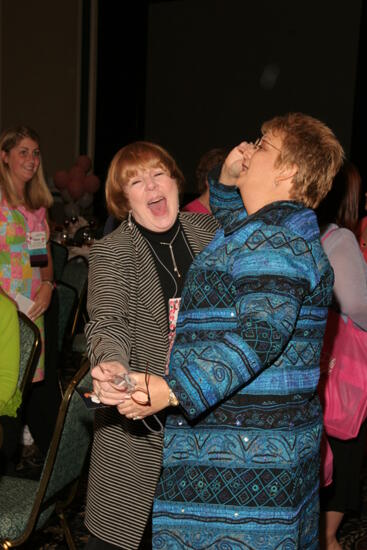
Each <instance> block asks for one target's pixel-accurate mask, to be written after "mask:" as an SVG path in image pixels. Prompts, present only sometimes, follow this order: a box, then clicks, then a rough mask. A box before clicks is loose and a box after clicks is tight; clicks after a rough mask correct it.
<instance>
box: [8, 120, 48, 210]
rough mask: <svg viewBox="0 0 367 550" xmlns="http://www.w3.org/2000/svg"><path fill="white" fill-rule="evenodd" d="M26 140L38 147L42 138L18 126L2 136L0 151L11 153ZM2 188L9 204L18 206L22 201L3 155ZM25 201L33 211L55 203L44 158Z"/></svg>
mask: <svg viewBox="0 0 367 550" xmlns="http://www.w3.org/2000/svg"><path fill="white" fill-rule="evenodd" d="M25 138H29V139H32V140H33V141H35V142H36V143H37V144H38V146H39V145H40V138H39V136H38V134H37V133H36V132H35V131H34V130H33V129H32V128H30V127H29V126H16V127H14V128H8V129H7V130H4V131H3V132H2V134H1V135H0V151H4V152H5V153H10V151H11V150H12V149H13V148H14V147H16V146H17V145H18V143H20V142H21V141H22V139H25ZM0 187H1V190H2V192H3V193H4V195H5V198H6V200H7V202H8V204H9V205H10V206H13V207H15V206H18V204H19V203H20V199H19V197H18V195H17V193H16V191H15V187H14V183H13V181H12V179H11V175H10V172H9V168H8V166H7V164H6V163H5V162H4V161H3V159H2V157H1V155H0ZM24 200H25V203H26V205H27V206H28V207H29V208H30V209H32V210H37V208H40V207H41V206H44V207H45V208H49V207H50V206H51V205H52V203H53V199H52V195H51V193H50V190H49V188H48V187H47V183H46V180H45V176H44V174H43V167H42V158H40V165H39V167H38V170H37V172H36V173H35V174H34V176H33V177H32V179H31V180H30V181H29V182H28V183H27V185H26V187H25V196H24Z"/></svg>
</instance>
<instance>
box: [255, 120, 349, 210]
mask: <svg viewBox="0 0 367 550" xmlns="http://www.w3.org/2000/svg"><path fill="white" fill-rule="evenodd" d="M261 131H262V133H263V134H265V133H266V132H271V133H273V134H274V135H279V136H280V137H281V139H282V149H281V152H280V153H279V156H278V158H277V161H276V166H282V165H286V166H287V165H288V166H292V165H296V166H297V168H298V170H297V173H296V174H295V176H294V177H293V187H292V191H291V198H292V199H294V200H297V201H300V202H302V203H303V204H304V205H305V206H308V207H310V208H316V207H317V206H318V204H319V203H320V202H321V200H322V199H323V198H324V197H325V196H326V194H327V193H328V192H329V190H330V188H331V185H332V183H333V179H334V177H335V175H336V173H337V172H338V170H339V168H340V167H341V165H342V162H343V159H344V151H343V148H342V146H341V145H340V143H339V141H338V140H337V138H336V137H335V135H334V133H333V132H332V131H331V130H330V128H329V127H328V126H326V124H324V123H323V122H321V121H320V120H317V119H316V118H313V117H311V116H309V115H304V114H302V113H288V114H286V115H283V116H277V117H274V118H273V119H271V120H268V121H267V122H265V123H264V124H263V125H262V127H261Z"/></svg>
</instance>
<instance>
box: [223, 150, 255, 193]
mask: <svg viewBox="0 0 367 550" xmlns="http://www.w3.org/2000/svg"><path fill="white" fill-rule="evenodd" d="M254 151H255V147H254V145H253V144H252V143H248V142H247V141H243V142H242V143H240V144H239V145H237V146H236V147H235V148H234V149H232V151H231V152H230V153H229V155H228V156H227V158H226V160H225V161H224V164H223V166H222V170H221V173H220V178H219V181H220V183H223V184H224V185H236V183H237V180H238V178H239V175H240V174H241V172H243V171H244V170H247V167H248V162H249V160H250V159H251V157H252V154H253V152H254Z"/></svg>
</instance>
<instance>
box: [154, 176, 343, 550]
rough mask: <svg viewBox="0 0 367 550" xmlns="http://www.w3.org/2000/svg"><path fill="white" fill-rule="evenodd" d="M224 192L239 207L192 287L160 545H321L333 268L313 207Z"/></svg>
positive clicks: (187, 291)
mask: <svg viewBox="0 0 367 550" xmlns="http://www.w3.org/2000/svg"><path fill="white" fill-rule="evenodd" d="M211 195H212V197H213V199H214V202H215V201H216V200H217V203H218V204H220V202H221V200H223V201H224V204H225V208H226V215H225V216H223V217H221V220H222V224H223V229H222V230H219V231H218V232H217V234H216V236H215V238H214V239H213V241H212V242H211V243H210V245H209V246H208V247H207V248H206V249H204V250H203V251H202V253H201V254H200V255H199V256H197V257H196V258H195V260H194V262H193V264H192V266H191V268H190V270H189V272H188V274H187V277H186V282H185V286H184V290H183V293H182V300H181V309H180V313H179V317H178V321H177V328H176V340H175V344H174V347H173V350H172V353H171V359H170V365H169V375H168V376H167V381H168V384H169V385H170V387H171V388H172V389H173V391H174V392H175V394H176V396H177V397H178V399H179V401H180V405H181V407H180V408H179V409H176V410H175V411H174V412H173V414H170V415H168V417H167V421H166V430H165V442H164V458H163V472H162V476H161V479H160V483H159V485H158V490H157V493H156V498H155V503H154V508H153V548H155V549H157V548H159V549H161V550H168V549H169V550H174V549H176V548H177V549H179V548H182V549H191V548H193V549H194V548H195V549H197V550H201V549H203V550H204V549H208V548H210V549H213V550H214V549H221V550H222V549H225V550H237V549H247V548H248V549H251V550H270V549H278V550H291V549H296V548H297V549H302V550H303V549H316V548H318V513H319V508H318V488H319V464H320V457H319V452H320V439H321V432H322V415H321V408H320V404H319V401H318V398H317V393H316V388H317V384H318V379H319V360H320V353H321V347H322V340H323V335H324V330H325V322H326V316H327V308H328V305H329V303H330V299H331V293H332V286H333V272H332V270H331V268H330V265H329V263H328V261H327V258H326V256H325V254H324V253H323V250H322V247H321V244H320V240H319V229H318V226H317V221H316V217H315V214H314V213H313V212H312V211H311V210H308V209H306V208H304V207H303V206H302V205H301V204H298V203H295V202H278V203H274V204H270V205H268V206H266V207H264V208H263V209H262V210H260V211H259V212H256V213H255V214H253V215H252V216H246V213H245V212H244V210H243V208H242V210H233V211H232V213H230V191H229V190H228V189H224V188H223V186H220V185H217V186H212V187H211ZM237 199H238V197H237V196H236V197H234V203H233V204H238V203H237V202H236V201H237ZM234 208H235V207H234Z"/></svg>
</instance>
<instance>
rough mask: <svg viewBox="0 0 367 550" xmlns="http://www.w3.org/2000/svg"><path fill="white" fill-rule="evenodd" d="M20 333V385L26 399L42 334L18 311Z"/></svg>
mask: <svg viewBox="0 0 367 550" xmlns="http://www.w3.org/2000/svg"><path fill="white" fill-rule="evenodd" d="M18 319H19V335H20V361H19V378H18V387H19V389H20V392H21V394H22V398H23V399H24V395H25V394H26V392H27V390H28V388H29V385H30V384H31V382H32V379H33V375H34V371H35V370H36V366H37V363H38V360H39V357H40V354H41V347H42V343H41V334H40V331H39V328H38V327H37V325H35V324H34V323H33V321H31V320H30V319H29V317H27V316H26V315H24V313H22V312H21V311H18Z"/></svg>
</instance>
